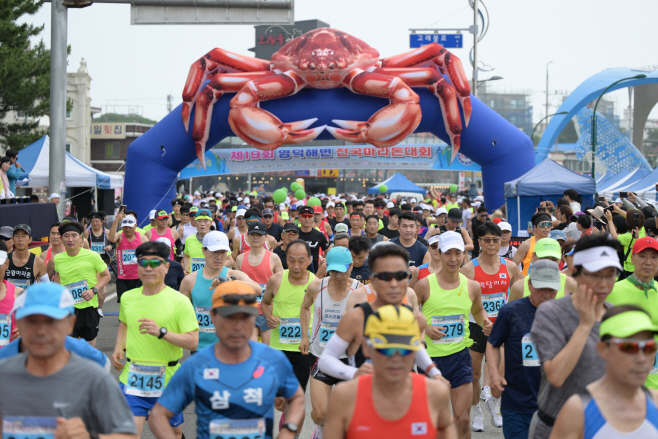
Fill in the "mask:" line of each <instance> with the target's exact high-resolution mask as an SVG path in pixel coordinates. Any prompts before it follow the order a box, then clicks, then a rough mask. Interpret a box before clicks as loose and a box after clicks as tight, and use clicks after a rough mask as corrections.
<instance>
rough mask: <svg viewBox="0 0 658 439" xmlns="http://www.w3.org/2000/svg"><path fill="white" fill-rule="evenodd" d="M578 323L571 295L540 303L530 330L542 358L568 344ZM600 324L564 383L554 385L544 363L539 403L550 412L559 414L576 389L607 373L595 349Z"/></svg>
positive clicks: (543, 359)
mask: <svg viewBox="0 0 658 439" xmlns="http://www.w3.org/2000/svg"><path fill="white" fill-rule="evenodd" d="M605 306H606V308H611V307H612V306H613V305H612V304H610V303H608V302H606V303H605ZM579 323H580V316H579V315H578V311H577V310H576V308H574V306H573V303H572V302H571V296H566V297H562V298H561V299H556V300H551V301H549V302H545V303H543V304H541V305H540V306H539V308H537V314H536V315H535V321H534V322H533V324H532V329H531V330H530V334H531V337H532V343H533V344H534V345H535V348H536V349H537V354H538V355H539V360H540V361H541V362H542V363H543V362H544V361H548V360H551V359H553V358H554V357H555V356H556V355H557V354H558V353H559V352H560V351H561V350H562V349H563V348H564V347H565V346H566V345H567V343H568V342H569V340H570V339H571V335H572V334H573V333H574V331H575V330H576V328H577V327H578V324H579ZM600 326H601V323H600V322H596V323H594V327H593V328H592V331H591V332H590V333H589V337H588V338H587V342H586V343H585V347H584V348H583V351H582V353H581V354H580V358H579V359H578V362H577V363H576V367H575V368H574V369H573V372H571V374H570V375H569V376H568V377H567V379H566V381H565V382H564V384H563V385H562V387H554V386H552V385H551V384H550V383H549V382H548V379H546V373H545V372H544V366H543V365H542V367H541V384H540V386H539V395H538V396H537V405H538V406H539V410H541V411H542V412H544V413H546V414H547V415H548V416H552V417H553V418H556V417H557V415H558V413H559V412H560V409H561V408H562V406H563V405H564V403H565V402H567V399H569V398H570V397H571V396H572V395H573V394H575V393H581V392H583V390H584V389H585V386H587V385H588V384H590V383H592V382H594V381H596V380H598V379H599V378H601V377H602V376H603V374H604V373H605V363H604V362H603V359H602V358H601V357H600V356H599V353H598V352H597V350H596V344H597V343H598V342H599V329H600ZM549 433H550V432H549ZM535 437H538V436H537V435H535Z"/></svg>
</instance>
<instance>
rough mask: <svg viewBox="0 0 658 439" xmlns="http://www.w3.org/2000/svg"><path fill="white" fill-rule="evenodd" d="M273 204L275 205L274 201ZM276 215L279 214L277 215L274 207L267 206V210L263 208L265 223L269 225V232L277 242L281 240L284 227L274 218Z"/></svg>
mask: <svg viewBox="0 0 658 439" xmlns="http://www.w3.org/2000/svg"><path fill="white" fill-rule="evenodd" d="M266 205H267V204H266ZM272 205H274V203H273V202H272ZM275 216H278V215H276V212H274V209H272V208H268V207H266V208H265V210H263V223H265V226H266V227H267V234H268V235H269V236H271V237H272V238H274V240H275V241H276V242H280V241H281V233H282V232H283V227H282V226H281V225H280V224H279V223H277V221H276V219H275V218H274V217H275Z"/></svg>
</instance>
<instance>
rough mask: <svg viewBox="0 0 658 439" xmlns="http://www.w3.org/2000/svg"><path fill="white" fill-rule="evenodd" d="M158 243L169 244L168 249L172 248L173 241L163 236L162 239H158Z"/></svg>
mask: <svg viewBox="0 0 658 439" xmlns="http://www.w3.org/2000/svg"><path fill="white" fill-rule="evenodd" d="M156 241H157V242H161V243H163V244H167V247H169V248H171V241H170V240H169V238H165V237H164V236H162V237H160V238H158V239H156Z"/></svg>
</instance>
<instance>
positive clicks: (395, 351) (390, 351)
mask: <svg viewBox="0 0 658 439" xmlns="http://www.w3.org/2000/svg"><path fill="white" fill-rule="evenodd" d="M375 350H376V351H377V352H378V353H380V354H382V355H385V356H387V357H394V356H395V354H400V356H401V357H406V356H407V355H410V354H413V353H414V352H416V351H412V350H411V349H404V348H381V349H375Z"/></svg>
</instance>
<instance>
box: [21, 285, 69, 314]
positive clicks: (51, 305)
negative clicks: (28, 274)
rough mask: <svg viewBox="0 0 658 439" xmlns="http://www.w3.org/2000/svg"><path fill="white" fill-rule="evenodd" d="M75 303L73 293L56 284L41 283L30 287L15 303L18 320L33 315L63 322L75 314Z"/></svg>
mask: <svg viewBox="0 0 658 439" xmlns="http://www.w3.org/2000/svg"><path fill="white" fill-rule="evenodd" d="M73 304H74V301H73V296H72V295H71V292H70V291H69V290H68V289H67V288H65V287H63V286H62V285H59V284H57V283H55V282H39V283H38V284H33V285H30V286H29V287H28V288H27V289H26V290H25V291H24V292H23V294H21V295H20V296H18V297H17V298H16V300H15V301H14V308H13V309H12V312H13V311H16V319H22V318H23V317H27V316H32V315H44V316H48V317H51V318H53V319H57V320H61V319H63V318H64V317H66V316H68V315H71V314H73V311H74V309H75V308H74V307H73Z"/></svg>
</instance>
